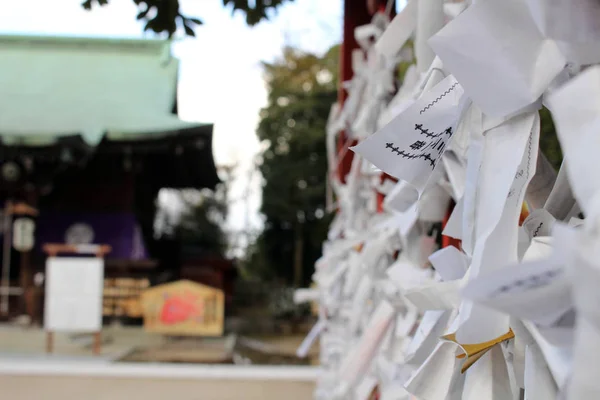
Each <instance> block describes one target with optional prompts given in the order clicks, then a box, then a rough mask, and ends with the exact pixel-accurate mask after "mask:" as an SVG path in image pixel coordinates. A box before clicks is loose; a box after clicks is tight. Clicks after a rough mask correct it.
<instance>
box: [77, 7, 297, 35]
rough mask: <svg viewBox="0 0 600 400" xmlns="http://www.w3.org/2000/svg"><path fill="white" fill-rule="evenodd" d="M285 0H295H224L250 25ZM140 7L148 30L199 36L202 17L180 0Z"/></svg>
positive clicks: (139, 17)
mask: <svg viewBox="0 0 600 400" xmlns="http://www.w3.org/2000/svg"><path fill="white" fill-rule="evenodd" d="M109 1H110V0H85V1H84V2H83V3H82V6H83V7H84V8H85V9H86V10H91V9H92V8H93V7H94V6H105V5H107V4H108V3H109ZM285 1H293V0H223V6H225V7H228V6H231V7H232V9H233V12H236V11H242V12H243V13H245V14H246V22H247V23H248V25H255V24H257V23H259V22H260V21H262V20H263V19H267V18H268V15H267V12H268V11H269V10H274V9H276V8H277V7H278V6H279V5H281V4H282V3H284V2H285ZM133 2H134V3H135V4H136V5H137V6H138V7H139V9H140V13H139V14H138V16H137V19H143V20H144V21H146V26H144V30H145V31H148V30H151V31H153V32H154V33H159V34H160V33H167V34H168V35H169V37H172V36H173V35H174V34H175V32H177V29H178V28H181V27H182V28H183V30H184V31H185V34H186V35H189V36H195V34H194V26H196V25H199V24H202V21H201V20H199V19H198V18H191V17H188V16H185V15H183V14H182V13H181V11H180V8H179V0H133Z"/></svg>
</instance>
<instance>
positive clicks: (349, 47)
mask: <svg viewBox="0 0 600 400" xmlns="http://www.w3.org/2000/svg"><path fill="white" fill-rule="evenodd" d="M370 21H371V16H370V15H369V11H368V9H367V2H366V1H365V0H345V1H344V32H343V40H342V46H341V48H340V82H339V85H338V102H339V103H340V105H343V104H344V101H345V100H346V97H347V93H346V91H345V90H344V88H343V86H342V84H343V83H344V82H347V81H349V80H350V79H352V76H353V75H354V74H353V71H352V51H353V50H354V49H357V48H358V47H359V46H358V43H357V42H356V39H355V38H354V29H356V27H358V26H361V25H365V24H368V23H369V22H370ZM347 142H348V137H347V136H346V133H345V132H343V131H342V132H341V133H340V135H339V137H338V145H337V150H338V157H341V159H338V168H337V171H336V172H337V174H338V179H339V180H340V181H341V182H342V183H346V175H348V173H349V172H350V167H351V166H352V158H353V156H354V153H352V152H351V151H347V148H348V146H349V145H352V143H347Z"/></svg>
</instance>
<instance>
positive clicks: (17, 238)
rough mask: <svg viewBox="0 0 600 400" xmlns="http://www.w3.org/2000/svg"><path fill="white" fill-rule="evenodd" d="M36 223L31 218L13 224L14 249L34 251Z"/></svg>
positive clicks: (16, 220)
mask: <svg viewBox="0 0 600 400" xmlns="http://www.w3.org/2000/svg"><path fill="white" fill-rule="evenodd" d="M34 231H35V223H34V222H33V220H32V219H31V218H17V219H15V222H14V223H13V247H14V248H15V249H16V250H18V251H30V250H31V249H33V244H34V237H33V233H34Z"/></svg>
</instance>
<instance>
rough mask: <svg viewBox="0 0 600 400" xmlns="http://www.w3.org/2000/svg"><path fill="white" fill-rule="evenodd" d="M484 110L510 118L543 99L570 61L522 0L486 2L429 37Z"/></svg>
mask: <svg viewBox="0 0 600 400" xmlns="http://www.w3.org/2000/svg"><path fill="white" fill-rule="evenodd" d="M429 44H430V45H431V47H432V48H433V50H434V51H435V53H436V54H437V55H438V57H440V58H441V59H442V61H443V63H444V68H445V69H447V70H448V71H450V73H452V75H454V76H455V77H456V79H457V80H458V81H459V82H460V84H461V85H462V86H463V87H464V89H465V92H466V93H467V95H468V96H470V97H471V99H472V100H473V103H475V104H476V105H477V106H478V107H480V108H481V110H482V111H483V112H484V113H486V114H489V115H491V116H507V115H510V114H513V113H514V112H516V111H518V110H520V109H522V108H524V107H526V106H528V105H529V104H531V103H533V102H535V101H537V100H538V98H539V97H540V96H541V95H542V93H543V92H544V91H545V90H546V88H547V87H548V85H549V84H550V83H551V82H552V80H553V79H554V78H555V77H556V76H557V75H558V74H559V73H560V72H561V71H562V69H563V68H564V66H565V64H566V60H565V58H564V57H563V55H562V53H561V51H560V50H559V48H558V46H557V44H556V43H555V42H554V41H552V40H549V39H546V38H544V36H543V35H542V33H541V32H540V31H539V29H538V28H537V26H536V25H535V22H534V20H533V18H532V16H531V14H530V12H529V8H528V7H527V4H526V3H525V2H524V1H523V0H504V1H490V0H482V1H478V2H477V3H475V4H473V5H472V6H471V7H469V8H467V9H466V10H465V11H464V12H463V13H462V14H460V15H459V16H458V17H457V18H456V19H455V20H453V21H451V22H450V23H449V24H448V25H446V26H445V27H444V28H443V29H442V30H440V31H439V32H438V33H437V34H436V35H435V36H433V37H432V38H431V39H430V40H429Z"/></svg>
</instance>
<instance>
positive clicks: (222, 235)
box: [155, 166, 235, 258]
mask: <svg viewBox="0 0 600 400" xmlns="http://www.w3.org/2000/svg"><path fill="white" fill-rule="evenodd" d="M234 169H235V167H233V166H227V167H221V168H220V171H221V175H222V182H221V183H220V184H218V185H217V187H216V188H215V190H210V189H203V190H196V189H183V190H176V191H175V190H174V191H173V192H174V193H175V194H176V195H177V197H178V198H179V200H180V201H181V204H182V205H183V209H182V211H181V212H180V213H175V214H173V213H169V212H168V210H166V209H161V210H159V211H158V215H157V222H156V225H155V229H156V230H157V235H158V236H159V237H164V238H170V239H175V240H177V241H178V242H179V243H180V244H181V246H182V251H183V253H184V254H183V255H184V256H192V257H194V256H211V257H218V258H227V257H228V256H229V254H228V253H229V247H230V246H229V244H230V241H229V236H228V232H227V231H226V229H225V227H226V222H227V217H228V211H229V187H230V184H231V182H232V179H233V171H234Z"/></svg>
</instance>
